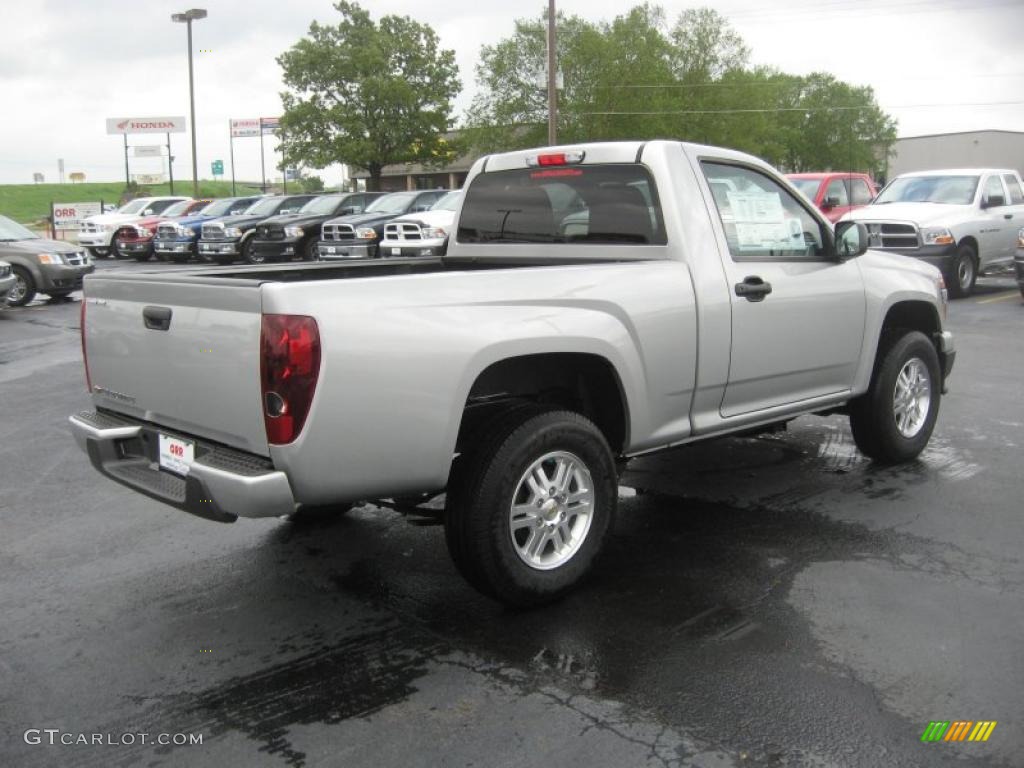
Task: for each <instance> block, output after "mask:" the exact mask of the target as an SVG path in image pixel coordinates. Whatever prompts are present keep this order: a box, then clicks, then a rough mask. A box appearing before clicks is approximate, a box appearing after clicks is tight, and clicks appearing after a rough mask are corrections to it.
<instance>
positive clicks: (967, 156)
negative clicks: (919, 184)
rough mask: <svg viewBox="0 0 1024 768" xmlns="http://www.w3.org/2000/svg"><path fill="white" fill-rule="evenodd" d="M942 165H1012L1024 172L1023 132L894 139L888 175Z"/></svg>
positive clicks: (1005, 166) (1007, 166)
mask: <svg viewBox="0 0 1024 768" xmlns="http://www.w3.org/2000/svg"><path fill="white" fill-rule="evenodd" d="M942 168H1011V169H1013V170H1016V171H1017V172H1019V173H1021V175H1024V132H1022V131H988V130H986V131H964V132H963V133H937V134H932V135H930V136H907V137H905V138H902V139H897V140H896V143H895V144H894V145H893V147H892V154H891V155H890V156H889V178H890V179H892V178H894V177H896V176H898V175H900V174H901V173H910V172H912V171H934V170H940V169H942Z"/></svg>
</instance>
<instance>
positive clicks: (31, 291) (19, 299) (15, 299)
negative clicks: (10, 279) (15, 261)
mask: <svg viewBox="0 0 1024 768" xmlns="http://www.w3.org/2000/svg"><path fill="white" fill-rule="evenodd" d="M13 272H14V286H13V287H12V288H11V290H10V291H9V292H8V294H7V303H8V304H9V305H10V306H12V307H23V306H25V305H26V304H28V303H29V302H30V301H32V299H34V298H35V297H36V281H35V280H33V279H32V275H31V273H29V271H28V270H27V269H25V268H24V267H17V266H16V267H14V269H13Z"/></svg>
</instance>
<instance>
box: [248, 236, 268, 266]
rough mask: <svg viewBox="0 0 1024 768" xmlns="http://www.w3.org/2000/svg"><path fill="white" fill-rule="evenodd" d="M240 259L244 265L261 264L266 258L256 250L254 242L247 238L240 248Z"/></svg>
mask: <svg viewBox="0 0 1024 768" xmlns="http://www.w3.org/2000/svg"><path fill="white" fill-rule="evenodd" d="M242 259H243V261H245V263H246V264H263V263H265V262H266V260H267V257H266V256H264V255H263V254H262V253H260V252H259V251H257V250H256V241H255V240H254V239H253V238H249V239H248V240H246V241H245V244H244V245H243V246H242Z"/></svg>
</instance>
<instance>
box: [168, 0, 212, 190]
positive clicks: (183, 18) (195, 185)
mask: <svg viewBox="0 0 1024 768" xmlns="http://www.w3.org/2000/svg"><path fill="white" fill-rule="evenodd" d="M205 18H206V11H205V10H204V9H202V8H192V9H191V10H188V11H185V12H184V13H174V14H171V21H175V22H179V23H183V24H185V25H186V27H187V28H188V100H189V105H190V107H191V116H192V196H193V197H199V163H198V162H197V158H196V91H195V84H194V81H193V79H192V22H193V21H196V20H198V19H205Z"/></svg>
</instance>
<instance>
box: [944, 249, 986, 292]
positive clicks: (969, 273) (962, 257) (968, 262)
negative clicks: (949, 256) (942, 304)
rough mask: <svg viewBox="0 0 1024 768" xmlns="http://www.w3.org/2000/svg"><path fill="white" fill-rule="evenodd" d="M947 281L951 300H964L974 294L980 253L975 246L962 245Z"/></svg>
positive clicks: (948, 273)
mask: <svg viewBox="0 0 1024 768" xmlns="http://www.w3.org/2000/svg"><path fill="white" fill-rule="evenodd" d="M945 279H946V287H947V288H948V289H949V295H950V298H953V299H962V298H965V297H967V296H970V295H971V294H972V293H974V284H975V283H976V282H977V281H978V253H977V251H975V250H974V246H973V245H971V244H970V243H961V244H960V246H959V247H958V248H957V249H956V259H955V260H954V261H953V265H952V267H951V268H950V270H949V271H948V272H947V273H946V275H945Z"/></svg>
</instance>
